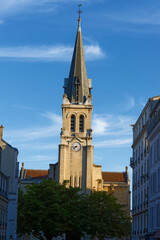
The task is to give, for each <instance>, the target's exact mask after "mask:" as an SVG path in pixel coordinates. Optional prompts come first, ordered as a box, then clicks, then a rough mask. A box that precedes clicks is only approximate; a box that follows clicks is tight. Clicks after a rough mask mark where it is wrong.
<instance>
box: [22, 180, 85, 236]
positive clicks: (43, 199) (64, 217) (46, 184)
mask: <svg viewBox="0 0 160 240" xmlns="http://www.w3.org/2000/svg"><path fill="white" fill-rule="evenodd" d="M82 198H83V195H80V194H79V189H78V188H72V187H70V188H66V187H65V185H58V184H56V183H55V182H53V181H52V180H44V181H42V182H41V183H40V184H32V185H31V186H28V187H27V189H26V193H25V194H24V193H23V192H22V191H20V192H19V200H18V222H17V223H18V224H17V226H18V228H17V233H18V234H19V235H22V234H33V235H34V236H35V237H36V238H39V239H40V240H43V239H48V240H51V239H52V237H57V236H60V235H62V234H63V233H65V234H66V236H67V239H70V240H72V239H74V240H78V239H80V237H81V234H82V230H81V229H82V211H81V209H80V208H81V201H82Z"/></svg>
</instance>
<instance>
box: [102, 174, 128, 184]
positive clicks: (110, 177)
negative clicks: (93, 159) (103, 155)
mask: <svg viewBox="0 0 160 240" xmlns="http://www.w3.org/2000/svg"><path fill="white" fill-rule="evenodd" d="M102 178H103V180H104V181H105V182H127V173H126V172H102Z"/></svg>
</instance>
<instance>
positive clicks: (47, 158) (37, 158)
mask: <svg viewBox="0 0 160 240" xmlns="http://www.w3.org/2000/svg"><path fill="white" fill-rule="evenodd" d="M53 160H55V157H53V156H50V155H32V156H27V157H24V158H22V159H21V161H20V162H36V161H38V162H39V161H53Z"/></svg>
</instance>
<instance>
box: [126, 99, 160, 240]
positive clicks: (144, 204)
mask: <svg viewBox="0 0 160 240" xmlns="http://www.w3.org/2000/svg"><path fill="white" fill-rule="evenodd" d="M159 99H160V96H158V97H153V98H150V99H149V100H148V102H147V104H146V105H145V107H144V109H143V111H142V112H141V114H140V116H139V118H138V120H137V121H136V123H135V124H134V125H133V145H132V148H133V157H132V158H131V159H130V166H131V167H132V169H133V175H132V176H133V181H132V182H133V185H132V239H145V238H147V237H149V235H150V233H151V229H150V219H151V216H150V212H151V211H152V210H149V209H150V203H151V195H152V196H153V197H154V198H155V195H154V194H151V190H149V186H150V189H151V186H153V185H152V177H153V174H154V172H156V174H157V175H156V176H157V177H158V172H157V171H158V169H157V167H158V165H156V164H158V161H157V159H158V158H157V159H156V161H155V162H156V164H152V147H153V146H152V145H154V144H155V141H156V140H158V136H159V132H158V131H155V133H154V135H153V132H152V131H153V130H154V127H153V128H151V124H152V119H151V115H153V114H152V112H153V109H155V106H157V103H158V102H159ZM152 118H154V117H152ZM153 121H154V119H153ZM153 136H154V137H153ZM152 141H153V142H152ZM156 169H157V170H156ZM156 181H157V183H158V180H157V179H156ZM156 186H157V190H156V193H157V191H158V185H156ZM152 200H153V199H152ZM153 202H154V201H153ZM156 204H157V208H158V204H159V203H158V202H157V203H156ZM154 211H155V210H154ZM155 218H156V215H154V219H155ZM154 221H155V220H154Z"/></svg>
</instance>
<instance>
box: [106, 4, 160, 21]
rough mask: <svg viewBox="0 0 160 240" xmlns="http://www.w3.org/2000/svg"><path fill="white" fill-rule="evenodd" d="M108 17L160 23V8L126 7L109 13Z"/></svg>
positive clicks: (119, 19) (117, 19)
mask: <svg viewBox="0 0 160 240" xmlns="http://www.w3.org/2000/svg"><path fill="white" fill-rule="evenodd" d="M106 17H107V18H109V19H111V20H112V21H117V22H124V23H134V24H145V25H147V24H149V25H160V10H159V9H157V8H156V7H152V8H149V7H143V8H140V7H139V8H138V9H137V8H134V9H133V8H132V9H127V8H126V9H125V11H124V10H123V11H118V12H112V13H107V14H106Z"/></svg>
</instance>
